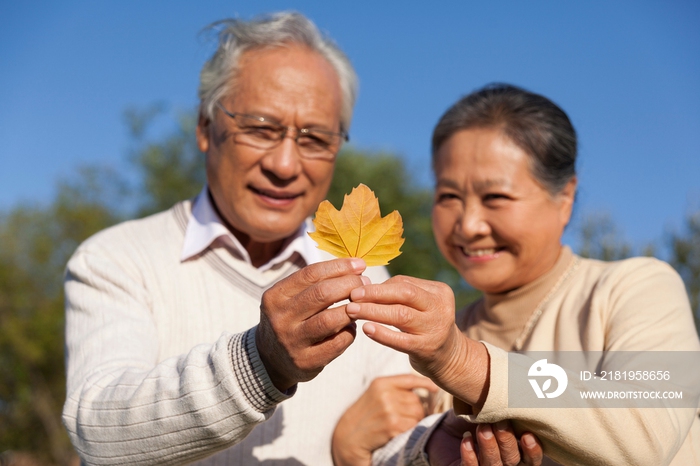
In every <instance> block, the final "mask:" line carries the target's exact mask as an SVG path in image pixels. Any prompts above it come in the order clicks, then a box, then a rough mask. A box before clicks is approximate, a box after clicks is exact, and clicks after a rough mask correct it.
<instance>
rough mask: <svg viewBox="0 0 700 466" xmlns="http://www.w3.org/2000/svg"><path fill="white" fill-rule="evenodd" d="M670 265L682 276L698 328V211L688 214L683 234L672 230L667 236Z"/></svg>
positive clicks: (699, 285) (699, 307)
mask: <svg viewBox="0 0 700 466" xmlns="http://www.w3.org/2000/svg"><path fill="white" fill-rule="evenodd" d="M669 245H670V247H671V261H670V263H671V265H672V266H673V267H674V268H675V269H676V270H677V271H678V273H679V274H680V275H681V277H683V281H684V282H685V286H686V289H687V290H688V297H689V298H690V304H691V306H692V308H693V311H694V312H695V324H696V326H697V328H698V329H700V211H696V212H693V213H690V214H688V216H687V217H686V219H685V234H683V233H677V232H672V233H671V234H670V238H669Z"/></svg>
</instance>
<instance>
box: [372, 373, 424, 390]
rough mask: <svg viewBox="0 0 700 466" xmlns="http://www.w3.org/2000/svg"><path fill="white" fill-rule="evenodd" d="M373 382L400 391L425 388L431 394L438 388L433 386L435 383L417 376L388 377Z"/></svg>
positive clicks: (398, 375) (399, 375) (400, 375)
mask: <svg viewBox="0 0 700 466" xmlns="http://www.w3.org/2000/svg"><path fill="white" fill-rule="evenodd" d="M375 381H382V382H385V383H387V384H389V385H391V386H393V387H395V388H398V389H402V390H414V389H416V388H425V389H426V390H428V391H431V392H436V391H437V390H438V386H437V385H435V382H433V381H432V380H430V379H429V378H428V377H425V376H423V375H418V374H397V375H389V376H385V377H378V378H377V379H375Z"/></svg>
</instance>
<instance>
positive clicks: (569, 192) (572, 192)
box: [557, 176, 578, 226]
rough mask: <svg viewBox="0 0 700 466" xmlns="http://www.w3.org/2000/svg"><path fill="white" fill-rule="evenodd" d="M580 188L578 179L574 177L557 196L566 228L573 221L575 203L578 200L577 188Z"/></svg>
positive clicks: (561, 217)
mask: <svg viewBox="0 0 700 466" xmlns="http://www.w3.org/2000/svg"><path fill="white" fill-rule="evenodd" d="M577 187H578V179H577V178H576V176H572V177H571V179H570V180H569V181H568V182H567V183H566V185H565V186H564V188H563V189H562V190H561V191H560V192H559V194H557V197H558V198H559V201H560V202H561V204H560V210H559V214H560V219H561V221H562V222H563V226H566V225H567V224H568V223H569V220H571V212H572V211H573V209H574V201H575V200H576V188H577Z"/></svg>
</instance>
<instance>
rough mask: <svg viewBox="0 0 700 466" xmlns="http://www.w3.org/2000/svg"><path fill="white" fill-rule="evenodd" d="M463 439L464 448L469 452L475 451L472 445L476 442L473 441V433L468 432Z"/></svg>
mask: <svg viewBox="0 0 700 466" xmlns="http://www.w3.org/2000/svg"><path fill="white" fill-rule="evenodd" d="M462 439H464V446H465V447H466V449H467V450H469V451H474V445H472V442H473V441H474V440H472V433H471V432H469V431H466V432H465V433H464V434H463V435H462Z"/></svg>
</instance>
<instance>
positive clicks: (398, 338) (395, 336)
mask: <svg viewBox="0 0 700 466" xmlns="http://www.w3.org/2000/svg"><path fill="white" fill-rule="evenodd" d="M362 331H363V332H365V335H367V336H368V337H369V338H371V339H372V340H374V341H376V342H377V343H379V344H381V345H384V346H387V347H389V348H391V349H394V350H396V351H401V352H402V353H408V352H409V351H411V350H413V349H415V345H414V342H415V340H416V339H415V337H414V336H413V335H410V334H408V333H404V332H397V331H394V330H389V329H388V328H386V327H384V326H383V325H379V324H376V323H374V322H365V323H364V324H363V325H362Z"/></svg>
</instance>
